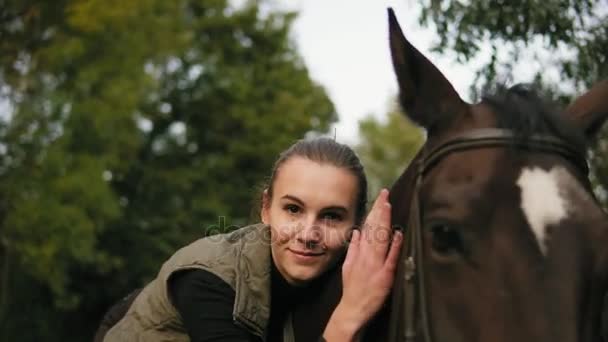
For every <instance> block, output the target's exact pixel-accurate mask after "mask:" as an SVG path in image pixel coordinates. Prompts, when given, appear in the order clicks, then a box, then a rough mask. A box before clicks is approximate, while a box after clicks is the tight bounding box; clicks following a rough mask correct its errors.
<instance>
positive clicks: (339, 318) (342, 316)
mask: <svg viewBox="0 0 608 342" xmlns="http://www.w3.org/2000/svg"><path fill="white" fill-rule="evenodd" d="M362 326H363V323H361V321H360V320H359V319H358V318H357V317H356V316H355V315H353V311H352V310H348V309H347V308H345V307H344V305H343V304H342V303H340V304H338V306H337V307H336V309H335V310H334V312H333V313H332V315H331V317H330V319H329V322H328V323H327V326H326V327H325V331H324V332H323V338H324V339H325V340H326V341H327V342H343V341H354V340H355V339H356V337H357V335H358V333H359V331H360V330H361V328H362Z"/></svg>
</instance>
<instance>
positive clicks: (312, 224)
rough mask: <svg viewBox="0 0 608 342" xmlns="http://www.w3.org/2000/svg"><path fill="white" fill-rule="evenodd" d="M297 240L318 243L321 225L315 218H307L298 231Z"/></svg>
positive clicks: (305, 242) (320, 238)
mask: <svg viewBox="0 0 608 342" xmlns="http://www.w3.org/2000/svg"><path fill="white" fill-rule="evenodd" d="M296 238H297V240H298V242H300V243H304V244H318V243H320V242H321V240H322V236H321V227H320V225H319V223H318V222H317V221H316V220H315V219H309V220H307V221H306V222H305V223H304V224H303V227H302V229H301V230H300V231H299V232H298V235H297V237H296Z"/></svg>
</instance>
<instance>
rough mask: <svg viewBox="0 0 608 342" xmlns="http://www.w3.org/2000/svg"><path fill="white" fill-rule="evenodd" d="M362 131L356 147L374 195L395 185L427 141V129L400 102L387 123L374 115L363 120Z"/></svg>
mask: <svg viewBox="0 0 608 342" xmlns="http://www.w3.org/2000/svg"><path fill="white" fill-rule="evenodd" d="M359 134H360V141H359V143H358V145H357V146H356V147H355V149H356V151H357V153H358V155H359V157H360V158H361V162H362V163H363V165H364V167H365V171H366V174H367V177H368V183H369V193H370V194H371V195H372V196H375V195H376V194H377V193H378V192H379V191H380V190H381V189H382V188H390V187H391V185H392V184H393V183H394V182H395V181H396V180H397V178H399V176H400V175H401V173H402V172H403V171H404V170H405V168H406V167H407V166H408V164H409V162H410V161H411V160H412V159H413V158H414V156H415V155H416V152H417V151H418V149H419V148H420V146H422V143H423V142H424V133H423V130H422V129H421V128H420V127H418V126H416V125H415V124H414V123H412V122H411V121H409V120H408V119H407V118H406V117H405V115H404V114H403V113H402V112H401V111H400V109H399V108H398V106H397V104H396V102H395V104H394V105H393V106H392V109H391V110H390V111H389V112H388V114H387V116H386V120H385V121H384V122H383V121H380V120H378V119H376V118H375V117H373V116H371V115H370V116H368V117H367V118H365V119H363V120H361V121H360V122H359Z"/></svg>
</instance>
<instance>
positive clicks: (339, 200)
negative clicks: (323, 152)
mask: <svg viewBox="0 0 608 342" xmlns="http://www.w3.org/2000/svg"><path fill="white" fill-rule="evenodd" d="M357 193H358V184H357V177H356V176H355V175H354V174H353V173H352V172H351V171H349V170H347V169H344V168H338V167H336V166H334V165H331V164H329V163H318V162H315V161H312V160H309V159H306V158H301V157H293V158H290V159H289V160H287V161H286V162H285V163H284V164H283V165H281V167H280V168H279V170H278V173H277V175H276V179H275V181H274V184H273V194H274V196H276V197H277V198H281V197H283V196H286V195H289V196H292V197H296V198H298V199H300V200H301V201H303V202H305V203H306V202H311V204H318V205H322V206H343V207H346V208H349V207H352V206H354V203H355V199H356V196H357Z"/></svg>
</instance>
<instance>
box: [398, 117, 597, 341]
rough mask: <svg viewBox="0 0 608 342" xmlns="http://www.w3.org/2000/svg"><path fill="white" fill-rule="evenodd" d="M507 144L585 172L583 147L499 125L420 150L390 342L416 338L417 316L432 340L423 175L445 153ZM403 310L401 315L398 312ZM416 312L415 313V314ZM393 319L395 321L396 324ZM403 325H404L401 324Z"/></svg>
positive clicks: (399, 272)
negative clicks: (553, 157) (421, 198)
mask: <svg viewBox="0 0 608 342" xmlns="http://www.w3.org/2000/svg"><path fill="white" fill-rule="evenodd" d="M493 147H510V148H517V149H523V150H528V151H533V152H540V153H545V154H553V155H559V156H562V157H563V158H565V159H566V160H568V161H569V162H570V163H572V164H573V165H574V166H575V167H577V168H578V169H579V170H580V171H581V172H583V175H585V176H586V175H587V174H588V171H589V169H588V166H587V161H586V160H585V151H584V150H583V148H580V147H576V146H572V145H571V144H567V143H566V142H565V141H564V140H562V139H559V138H557V137H555V136H551V135H532V136H529V137H526V138H525V139H523V138H518V137H517V136H516V135H515V134H514V132H513V131H511V130H508V129H499V128H485V129H476V130H471V131H468V132H466V133H464V134H462V135H459V136H457V137H455V138H452V139H450V140H448V141H446V142H444V143H442V144H441V145H439V146H437V147H436V148H433V149H431V150H429V151H428V152H427V151H426V150H424V147H423V150H422V152H421V157H420V158H417V159H416V162H415V164H413V165H411V166H410V167H416V176H415V183H414V192H413V195H412V200H411V204H410V212H409V219H408V226H407V232H406V246H405V249H404V251H403V253H404V257H403V258H402V260H403V262H401V263H400V265H399V269H398V271H397V282H396V284H395V286H396V287H395V289H396V290H395V291H393V304H394V305H395V304H396V305H397V306H398V307H399V308H398V309H397V308H393V309H392V312H391V321H390V322H392V325H391V326H390V327H389V329H390V331H389V341H405V342H414V341H415V340H416V339H417V338H418V330H417V329H416V327H417V326H416V323H417V317H419V318H420V328H421V332H422V337H423V338H424V341H426V342H432V341H433V339H432V335H431V322H430V321H429V307H428V305H427V296H426V290H427V288H426V286H425V274H426V273H425V271H424V262H423V250H424V249H423V238H422V234H423V231H422V224H421V222H422V212H421V208H420V202H419V196H420V190H421V186H422V182H423V180H424V176H425V174H426V173H428V171H429V170H430V169H432V168H433V167H434V166H435V165H437V163H438V162H439V161H440V160H441V159H442V158H444V157H445V156H447V155H449V154H451V153H456V152H460V151H465V150H472V149H480V148H493ZM401 313H402V314H401ZM417 314H418V316H416V315H417ZM395 322H397V323H396V324H395ZM402 324H403V325H402Z"/></svg>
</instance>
